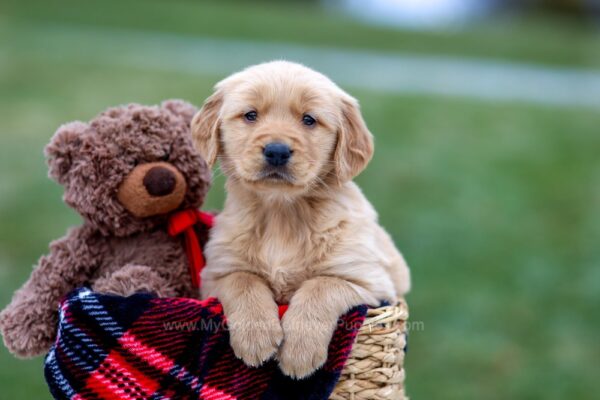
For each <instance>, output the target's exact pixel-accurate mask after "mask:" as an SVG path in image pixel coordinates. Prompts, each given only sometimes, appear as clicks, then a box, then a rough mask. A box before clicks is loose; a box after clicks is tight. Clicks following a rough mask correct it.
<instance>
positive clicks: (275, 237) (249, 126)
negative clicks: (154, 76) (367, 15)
mask: <svg viewBox="0 0 600 400" xmlns="http://www.w3.org/2000/svg"><path fill="white" fill-rule="evenodd" d="M192 132H193V137H194V140H195V143H196V145H197V147H198V149H199V150H200V152H201V154H202V155H203V156H204V158H205V159H206V160H207V162H208V163H209V164H210V165H213V164H214V163H215V162H216V160H217V159H218V160H219V161H220V164H221V169H222V171H223V173H224V174H225V175H226V177H227V183H226V190H227V199H226V202H225V206H224V208H223V211H222V213H221V214H219V215H218V217H217V219H216V224H215V227H214V230H213V231H212V233H211V237H210V240H209V242H208V243H207V246H206V251H205V253H206V259H207V266H206V268H205V269H204V271H203V273H202V288H201V292H202V296H203V297H208V296H216V297H218V298H219V299H220V300H221V302H222V304H223V307H224V312H225V315H226V316H227V319H228V324H229V329H230V334H231V346H232V348H233V350H234V351H235V354H236V355H237V356H238V357H239V358H241V359H242V360H243V361H244V362H245V363H246V364H248V365H251V366H256V365H259V364H261V363H262V362H264V361H266V360H268V359H269V358H271V357H272V356H273V355H275V354H276V356H277V359H278V360H279V364H280V368H281V369H282V371H283V372H284V373H285V374H287V375H289V376H292V377H295V378H302V377H305V376H307V375H309V374H311V373H312V372H313V371H315V369H317V368H318V367H320V366H321V365H322V364H323V363H324V362H325V360H326V358H327V347H328V344H329V341H330V339H331V336H332V334H333V332H334V330H335V328H336V324H337V321H338V317H339V316H340V315H341V314H343V313H344V312H346V311H348V310H349V309H350V308H351V307H353V306H356V305H359V304H364V303H367V304H370V305H374V306H375V305H378V304H379V303H380V302H381V301H382V300H383V301H388V302H394V301H395V300H396V298H397V297H398V296H401V295H403V294H405V293H406V292H407V291H408V289H409V286H410V277H409V271H408V267H407V266H406V263H405V262H404V259H403V258H402V255H401V254H400V253H399V252H398V250H396V248H395V246H394V244H393V242H392V240H391V238H390V236H389V235H388V234H387V233H386V232H385V231H384V229H383V228H382V227H381V226H380V225H379V224H378V223H377V214H376V213H375V211H374V209H373V207H372V206H371V205H370V204H369V202H368V201H367V199H366V198H365V196H364V195H363V194H362V192H361V191H360V189H359V188H358V186H357V185H356V184H354V183H353V182H352V178H353V177H355V176H356V175H358V174H359V173H360V172H361V171H362V170H363V169H364V168H365V167H366V165H367V163H368V162H369V160H370V159H371V156H372V154H373V139H372V135H371V133H370V132H369V130H368V129H367V126H366V125H365V122H364V120H363V118H362V116H361V113H360V110H359V106H358V103H357V101H356V100H355V99H354V98H352V97H351V96H350V95H348V94H347V93H346V92H344V91H343V90H342V89H340V88H339V87H338V86H336V85H335V84H334V83H333V82H332V81H330V80H329V79H328V78H327V77H325V76H324V75H322V74H320V73H318V72H315V71H313V70H311V69H309V68H306V67H304V66H302V65H299V64H295V63H290V62H285V61H275V62H269V63H265V64H260V65H256V66H252V67H249V68H247V69H245V70H243V71H241V72H238V73H236V74H234V75H232V76H230V77H228V78H226V79H225V80H223V81H221V82H219V83H218V84H217V85H216V87H215V92H214V94H213V95H211V96H210V97H209V98H208V99H207V100H206V102H205V103H204V106H203V107H202V109H201V110H200V111H199V112H198V114H197V115H196V116H195V117H194V119H193V121H192ZM278 303H279V304H282V303H289V308H288V310H287V312H286V314H285V315H284V317H283V318H282V320H281V321H280V320H279V317H278V314H277V304H278Z"/></svg>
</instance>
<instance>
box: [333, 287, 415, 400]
mask: <svg viewBox="0 0 600 400" xmlns="http://www.w3.org/2000/svg"><path fill="white" fill-rule="evenodd" d="M407 319H408V306H407V305H406V302H405V301H404V299H401V300H399V302H398V304H396V305H394V306H386V307H380V308H373V309H369V311H368V312H367V317H366V319H365V322H364V323H363V326H362V327H361V328H360V330H359V332H358V335H357V337H356V342H355V343H354V347H353V348H352V352H351V353H350V357H349V358H348V361H347V362H346V366H345V367H344V370H343V371H342V376H341V377H340V380H339V382H338V384H337V386H336V387H335V389H334V390H333V393H332V395H331V397H330V399H331V400H347V399H352V400H367V399H369V400H404V399H407V397H406V396H405V394H404V349H405V347H406V320H407Z"/></svg>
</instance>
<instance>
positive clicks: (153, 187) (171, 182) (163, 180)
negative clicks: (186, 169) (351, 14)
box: [144, 167, 177, 197]
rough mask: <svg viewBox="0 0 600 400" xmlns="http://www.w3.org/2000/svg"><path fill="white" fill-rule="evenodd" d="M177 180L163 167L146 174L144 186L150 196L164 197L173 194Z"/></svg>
mask: <svg viewBox="0 0 600 400" xmlns="http://www.w3.org/2000/svg"><path fill="white" fill-rule="evenodd" d="M176 185H177V180H176V179H175V174H174V173H173V172H172V171H170V170H168V169H167V168H164V167H154V168H151V169H150V170H149V171H148V172H146V176H144V186H145V187H146V190H147V191H148V194H150V196H156V197H159V196H166V195H169V194H171V193H173V190H175V186H176Z"/></svg>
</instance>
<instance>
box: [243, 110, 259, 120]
mask: <svg viewBox="0 0 600 400" xmlns="http://www.w3.org/2000/svg"><path fill="white" fill-rule="evenodd" d="M257 117H258V113H257V112H256V111H248V112H247V113H246V114H244V119H245V120H246V121H248V122H254V121H256V118H257Z"/></svg>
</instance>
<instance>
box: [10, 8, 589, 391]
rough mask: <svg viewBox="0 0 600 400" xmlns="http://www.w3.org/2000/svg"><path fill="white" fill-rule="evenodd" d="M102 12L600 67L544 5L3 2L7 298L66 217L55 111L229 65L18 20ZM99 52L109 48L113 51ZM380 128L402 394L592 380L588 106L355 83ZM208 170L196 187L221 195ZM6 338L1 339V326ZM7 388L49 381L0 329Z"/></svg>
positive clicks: (188, 91) (66, 19)
mask: <svg viewBox="0 0 600 400" xmlns="http://www.w3.org/2000/svg"><path fill="white" fill-rule="evenodd" d="M57 24H65V25H68V26H100V27H105V28H110V27H117V28H130V29H140V30H149V31H163V32H173V33H178V34H183V35H189V36H193V35H204V36H211V37H228V38H237V39H256V40H264V41H278V42H281V41H283V42H292V43H302V44H307V45H328V46H338V47H348V48H364V49H371V50H373V49H374V50H385V51H390V52H395V51H407V52H414V53H427V54H443V55H452V56H458V57H461V56H469V57H490V58H496V59H505V60H516V61H522V62H534V63H544V64H548V65H557V66H561V65H567V66H576V67H588V68H599V67H600V35H599V33H598V32H597V31H596V32H594V31H591V30H590V29H588V28H586V27H583V26H580V25H578V24H575V23H572V22H561V21H557V20H554V19H551V18H529V19H517V20H510V21H509V20H504V19H502V18H498V19H497V20H495V21H493V22H492V23H487V24H481V25H479V26H475V27H473V28H472V29H470V30H467V31H460V32H450V33H424V32H423V33H417V32H403V31H392V30H387V29H384V28H376V27H367V26H363V25H360V24H358V23H356V22H353V21H351V20H349V19H348V18H345V17H343V16H339V15H335V14H333V13H331V12H324V11H323V10H321V9H318V8H317V7H316V6H314V5H306V4H303V3H302V2H291V3H290V2H283V3H277V4H273V3H267V2H256V3H250V2H216V1H215V2H212V1H211V2H192V1H183V0H178V1H171V2H161V1H147V2H133V1H132V0H124V1H114V0H110V1H104V2H102V3H98V2H85V3H84V2H74V1H73V2H65V1H60V2H45V1H39V0H35V1H30V2H26V3H25V2H17V1H10V0H3V1H2V3H0V305H1V306H3V305H4V304H6V303H7V302H8V301H9V299H10V296H11V294H12V292H13V291H14V290H15V289H16V288H17V287H19V286H20V285H21V284H22V283H23V282H24V280H25V279H26V278H27V276H28V274H29V272H30V270H31V266H32V265H33V264H34V263H35V261H36V259H37V258H38V257H39V256H40V255H41V254H43V253H44V252H45V251H46V250H47V244H48V242H49V241H50V240H52V239H55V238H58V237H59V236H61V235H62V234H63V233H64V232H65V229H66V228H67V227H68V226H69V225H72V224H77V223H78V222H79V218H78V216H77V215H76V214H75V213H74V212H73V211H71V210H69V209H68V208H67V207H66V206H65V205H64V204H63V203H62V201H61V188H60V187H59V186H58V185H57V184H54V183H53V182H51V181H49V180H48V179H47V178H46V172H47V169H46V166H45V164H44V160H43V156H42V148H43V146H44V145H45V144H46V143H47V142H48V140H49V138H50V136H51V135H52V133H53V132H54V130H55V129H56V127H58V126H59V125H60V124H61V123H64V122H66V121H70V120H74V119H82V120H88V119H90V118H92V117H93V116H94V115H95V114H96V113H98V112H99V111H101V110H103V109H104V108H106V107H108V106H111V105H115V104H121V103H127V102H131V101H136V102H141V103H148V104H152V103H157V102H160V101H161V100H163V99H166V98H170V97H179V98H184V99H187V100H189V101H192V102H194V103H196V104H200V103H201V102H202V101H203V99H204V98H205V97H206V96H207V95H208V94H209V93H210V90H211V87H212V85H213V84H214V83H215V82H216V81H217V80H218V79H220V78H221V77H222V76H201V77H199V76H198V75H193V76H191V75H185V74H181V73H166V72H153V71H148V70H140V69H135V68H125V67H108V66H106V65H103V66H99V65H94V64H93V63H86V62H85V60H82V62H81V63H77V64H76V65H73V64H72V63H67V62H65V61H61V58H60V57H56V54H47V53H45V52H44V50H43V43H41V46H40V43H38V44H37V45H38V46H37V50H35V51H29V50H28V46H29V45H30V43H28V42H27V41H26V40H25V39H23V37H22V35H21V34H22V32H26V31H27V30H28V29H38V28H40V27H44V26H54V25H57ZM112 56H114V55H112V54H105V57H112ZM348 89H349V90H350V91H351V93H352V94H353V95H355V96H356V97H358V98H359V99H360V101H361V103H362V106H363V110H364V115H365V118H366V120H367V122H368V124H369V126H370V128H371V130H372V131H373V132H374V134H375V136H376V144H377V145H376V154H375V158H374V160H373V162H372V163H371V165H370V166H369V168H368V169H367V170H366V171H365V172H364V173H363V174H362V175H361V176H360V177H359V179H358V182H359V184H360V185H361V186H362V188H363V189H364V192H365V193H366V195H367V197H368V198H369V199H370V200H371V201H372V203H373V204H374V205H375V207H376V208H377V210H378V211H379V213H380V216H381V221H382V224H383V225H385V226H386V227H387V228H388V229H389V231H390V232H391V233H392V235H393V237H394V238H395V240H396V243H397V244H398V246H399V247H400V248H401V249H402V251H403V252H404V253H405V256H406V258H407V259H408V261H409V263H410V265H411V266H412V273H413V279H414V289H413V292H412V294H411V295H410V297H409V303H410V305H411V318H412V320H413V321H422V322H423V326H424V329H423V330H419V331H413V332H412V333H411V336H410V351H409V354H408V357H407V361H406V368H407V379H408V380H407V385H408V393H409V394H410V395H411V396H412V398H414V399H507V398H509V399H513V398H514V399H535V398H544V399H563V398H567V397H568V398H577V399H587V398H589V399H591V398H594V396H596V395H595V393H597V382H598V377H599V376H600V362H599V361H600V346H599V345H598V337H599V336H598V335H599V333H600V317H599V316H598V305H599V304H600V265H599V261H600V247H599V242H600V240H599V238H600V157H599V155H600V110H598V109H577V108H569V107H564V108H559V107H547V106H538V105H530V104H525V103H507V102H502V103H494V102H480V101H476V100H468V99H457V98H445V97H428V96H391V95H384V94H380V93H376V92H368V91H356V90H353V89H352V88H348ZM222 187H223V181H222V180H221V179H218V180H217V181H216V182H215V184H214V187H213V189H212V192H211V194H210V196H209V199H208V201H207V207H208V208H218V207H220V206H221V204H222V200H223V189H222ZM0 347H2V346H0ZM0 388H1V389H0V398H1V399H41V398H47V397H49V396H48V394H47V389H46V387H45V384H44V381H43V373H42V359H41V358H37V359H34V360H30V361H20V360H17V359H14V358H13V357H12V356H11V355H10V354H9V353H8V352H7V351H6V349H4V348H3V347H2V348H0Z"/></svg>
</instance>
